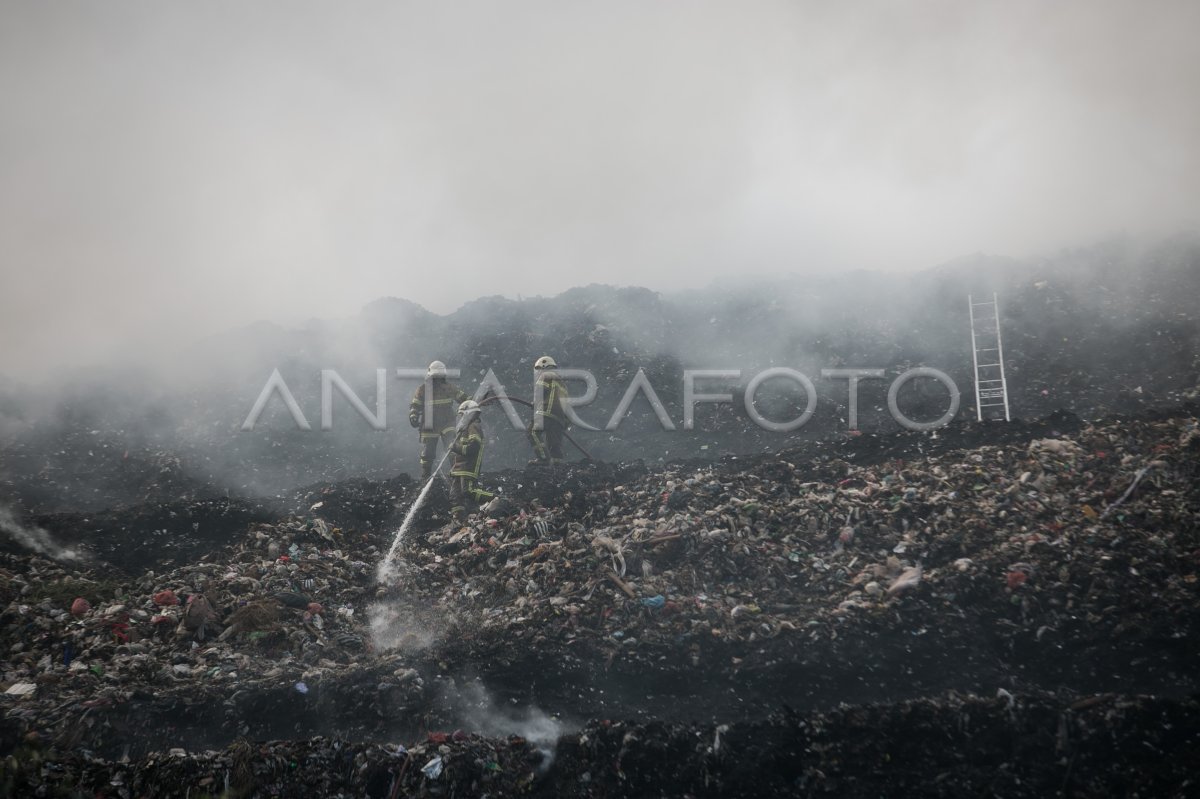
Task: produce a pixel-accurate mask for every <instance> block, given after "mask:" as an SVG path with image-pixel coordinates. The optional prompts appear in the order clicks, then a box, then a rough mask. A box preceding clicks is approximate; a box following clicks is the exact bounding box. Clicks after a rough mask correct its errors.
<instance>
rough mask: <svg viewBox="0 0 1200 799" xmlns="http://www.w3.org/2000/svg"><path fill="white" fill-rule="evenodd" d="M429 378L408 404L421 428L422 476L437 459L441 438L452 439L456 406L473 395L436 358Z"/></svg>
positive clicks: (411, 421)
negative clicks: (452, 379)
mask: <svg viewBox="0 0 1200 799" xmlns="http://www.w3.org/2000/svg"><path fill="white" fill-rule="evenodd" d="M425 376H426V380H425V382H424V383H422V384H421V385H419V386H417V390H416V391H415V392H413V398H412V403H411V404H410V405H409V407H408V423H409V424H411V425H412V426H413V427H419V428H420V429H421V480H422V481H425V480H428V479H429V476H430V473H431V472H432V471H433V464H434V463H435V462H436V459H437V449H438V441H439V440H441V441H442V443H443V444H445V445H446V446H447V447H448V446H449V445H450V442H451V441H452V440H453V435H454V416H455V409H456V408H457V407H458V406H459V405H460V404H462V403H463V402H464V401H466V400H468V399H470V397H469V396H467V393H466V392H465V391H463V390H462V389H460V388H459V387H458V386H456V385H454V384H453V383H451V382H450V381H449V380H447V379H446V364H444V363H442V362H441V361H434V362H433V363H431V364H429V369H428V370H426V372H425ZM426 386H428V387H429V388H430V394H431V397H430V401H429V406H430V413H429V414H428V416H427V415H426V413H425V405H426V402H425V387H426Z"/></svg>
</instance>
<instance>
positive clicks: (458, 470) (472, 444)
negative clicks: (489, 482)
mask: <svg viewBox="0 0 1200 799" xmlns="http://www.w3.org/2000/svg"><path fill="white" fill-rule="evenodd" d="M450 451H451V452H453V453H454V465H453V466H451V467H450V505H451V508H450V513H451V514H452V515H453V516H454V518H455V519H458V518H461V517H462V514H463V511H464V510H465V507H466V504H467V502H468V501H470V502H472V503H474V505H475V506H476V507H477V506H478V505H480V504H481V503H483V502H485V501H486V500H489V499H491V498H492V497H493V496H494V495H493V494H492V493H491V492H490V491H484V490H483V489H482V488H479V486H478V485H476V483H477V481H478V480H479V467H480V466H481V465H482V464H483V425H482V424H480V422H479V403H478V402H475V401H474V400H467V401H466V402H464V403H462V404H461V405H459V406H458V425H457V431H456V432H455V435H454V442H453V443H452V444H451V445H450Z"/></svg>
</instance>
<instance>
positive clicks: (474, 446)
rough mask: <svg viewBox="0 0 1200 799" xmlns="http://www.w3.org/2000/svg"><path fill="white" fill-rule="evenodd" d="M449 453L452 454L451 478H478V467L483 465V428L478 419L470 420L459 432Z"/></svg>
mask: <svg viewBox="0 0 1200 799" xmlns="http://www.w3.org/2000/svg"><path fill="white" fill-rule="evenodd" d="M450 451H451V452H453V453H454V465H453V466H451V467H450V476H451V477H479V467H480V466H481V465H482V464H483V426H482V425H480V424H479V420H478V419H473V420H471V422H470V424H468V425H467V426H466V427H465V428H463V429H462V430H461V431H460V432H459V434H458V435H457V436H456V437H455V438H454V443H453V444H451V445H450Z"/></svg>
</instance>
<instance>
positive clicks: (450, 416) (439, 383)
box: [408, 378, 471, 435]
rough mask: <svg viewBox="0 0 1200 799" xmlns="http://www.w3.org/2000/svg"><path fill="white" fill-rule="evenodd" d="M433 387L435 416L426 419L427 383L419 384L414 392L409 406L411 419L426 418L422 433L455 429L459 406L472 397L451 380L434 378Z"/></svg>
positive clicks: (430, 433) (436, 432)
mask: <svg viewBox="0 0 1200 799" xmlns="http://www.w3.org/2000/svg"><path fill="white" fill-rule="evenodd" d="M430 385H431V386H432V387H433V400H432V403H433V418H432V419H424V415H425V384H424V383H422V384H421V385H419V386H417V390H416V391H414V392H413V397H412V402H411V403H409V406H408V417H409V418H410V419H424V421H425V424H423V425H422V431H421V435H437V434H439V433H446V432H450V431H452V430H453V429H454V416H455V414H457V413H458V406H459V405H460V404H462V403H463V402H466V401H467V400H469V399H470V398H471V397H470V396H469V395H468V394H467V392H465V391H463V390H462V389H460V388H459V387H458V386H456V385H454V384H453V383H451V382H450V381H449V380H441V379H438V378H434V379H433V381H432V382H431V383H430Z"/></svg>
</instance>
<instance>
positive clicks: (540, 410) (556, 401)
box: [527, 355, 567, 465]
mask: <svg viewBox="0 0 1200 799" xmlns="http://www.w3.org/2000/svg"><path fill="white" fill-rule="evenodd" d="M557 368H558V364H557V363H555V362H554V359H553V358H551V357H550V356H549V355H543V356H542V357H540V358H538V359H537V361H536V362H535V363H534V364H533V373H534V376H535V377H536V380H535V381H534V384H533V407H534V412H533V414H534V415H533V420H532V421H531V422H530V423H529V428H528V431H527V432H528V433H529V440H530V442H531V443H532V444H533V454H534V455H535V456H536V460H535V461H531V462H536V463H549V464H551V465H554V464H557V463H561V462H562V460H563V453H562V442H563V433H565V432H566V429H567V416H566V413H565V407H564V405H563V400H565V399H566V398H567V388H566V386H564V385H563V382H562V380H560V379H559V377H558V373H557V372H555V371H554V370H555V369H557Z"/></svg>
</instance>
